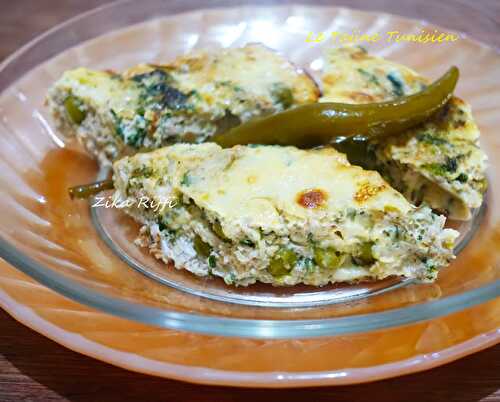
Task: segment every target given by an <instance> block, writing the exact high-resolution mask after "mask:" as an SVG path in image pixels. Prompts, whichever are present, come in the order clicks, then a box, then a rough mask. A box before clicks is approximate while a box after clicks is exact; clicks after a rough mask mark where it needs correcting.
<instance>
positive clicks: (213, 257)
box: [208, 255, 217, 268]
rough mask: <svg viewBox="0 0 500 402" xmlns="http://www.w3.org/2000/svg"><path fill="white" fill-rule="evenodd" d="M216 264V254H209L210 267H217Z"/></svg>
mask: <svg viewBox="0 0 500 402" xmlns="http://www.w3.org/2000/svg"><path fill="white" fill-rule="evenodd" d="M216 265H217V264H216V260H215V256H214V255H209V256H208V266H209V267H210V268H215V266H216Z"/></svg>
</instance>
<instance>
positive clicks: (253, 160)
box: [113, 143, 458, 286]
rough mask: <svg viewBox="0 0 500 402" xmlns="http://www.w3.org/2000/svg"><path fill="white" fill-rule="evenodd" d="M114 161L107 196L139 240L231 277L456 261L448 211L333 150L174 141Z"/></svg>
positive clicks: (300, 278) (421, 268) (314, 279)
mask: <svg viewBox="0 0 500 402" xmlns="http://www.w3.org/2000/svg"><path fill="white" fill-rule="evenodd" d="M113 170H114V176H113V177H114V182H115V189H116V192H115V195H114V197H116V198H117V199H119V200H121V201H124V205H127V207H126V212H127V213H128V214H130V215H131V216H132V217H134V218H135V219H136V220H137V221H138V222H140V223H141V224H142V228H141V230H140V236H139V238H138V240H137V242H138V244H140V245H142V246H145V247H149V248H150V250H151V252H152V253H153V254H154V255H155V256H156V257H157V258H159V259H162V260H164V261H165V262H168V263H173V265H175V267H176V268H178V269H187V270H188V271H190V272H192V273H194V274H196V275H200V276H208V275H214V276H218V277H221V278H223V279H224V281H225V282H226V283H227V284H232V285H242V286H246V285H249V284H252V283H255V282H257V281H259V282H264V283H271V284H273V285H276V286H284V285H295V284H298V283H304V284H309V285H315V286H322V285H326V284H328V283H334V282H356V281H360V280H367V279H382V278H385V277H388V276H393V275H397V276H404V277H408V278H418V279H420V280H423V281H432V280H434V279H435V278H436V275H437V272H438V270H439V269H440V268H442V267H444V266H446V265H447V264H448V263H449V262H450V261H451V259H452V258H453V254H452V249H453V243H454V240H455V238H456V236H457V235H458V233H457V232H456V231H454V230H452V229H445V228H444V223H445V218H444V217H443V216H440V215H436V214H434V213H433V212H432V211H431V210H430V209H429V208H428V207H419V208H416V207H413V206H412V205H410V204H409V203H408V201H406V199H405V198H404V197H403V196H402V195H401V194H399V193H398V192H397V191H395V190H394V189H392V188H391V187H390V186H389V185H388V184H387V183H386V182H385V181H384V180H383V179H382V177H381V176H380V175H379V174H378V173H376V172H373V171H365V170H363V169H362V168H360V167H356V166H351V165H350V164H349V162H348V161H347V159H346V157H345V155H344V154H341V153H339V152H338V151H336V150H335V149H333V148H330V147H328V148H323V149H315V150H308V151H305V150H299V149H297V148H294V147H279V146H236V147H234V148H231V149H222V148H221V147H219V146H218V145H216V144H213V143H205V144H198V145H193V144H177V145H172V146H168V147H164V148H161V149H159V150H156V151H153V152H149V153H139V154H136V155H134V156H131V157H125V158H123V159H121V160H119V161H117V162H115V163H114V165H113ZM166 200H169V202H168V203H166V202H165V201H166ZM141 201H142V202H141ZM172 201H173V202H172ZM161 203H163V208H157V207H154V208H153V207H152V206H153V205H156V206H157V205H161Z"/></svg>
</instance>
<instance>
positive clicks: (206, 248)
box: [193, 235, 212, 257]
mask: <svg viewBox="0 0 500 402" xmlns="http://www.w3.org/2000/svg"><path fill="white" fill-rule="evenodd" d="M193 243H194V249H195V250H196V252H197V253H198V254H199V255H201V256H202V257H208V256H209V255H210V252H211V251H212V247H210V245H209V244H207V243H205V242H204V241H203V240H201V237H200V236H198V235H196V236H195V237H194V241H193Z"/></svg>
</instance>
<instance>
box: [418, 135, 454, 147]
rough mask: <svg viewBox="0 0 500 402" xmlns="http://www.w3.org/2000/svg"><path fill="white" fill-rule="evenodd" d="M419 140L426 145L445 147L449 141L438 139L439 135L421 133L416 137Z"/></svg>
mask: <svg viewBox="0 0 500 402" xmlns="http://www.w3.org/2000/svg"><path fill="white" fill-rule="evenodd" d="M416 138H417V140H418V141H420V142H423V143H425V144H430V145H444V144H448V141H447V140H445V139H444V138H441V137H438V136H437V135H432V134H430V133H420V134H418V135H417V136H416Z"/></svg>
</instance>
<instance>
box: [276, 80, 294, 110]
mask: <svg viewBox="0 0 500 402" xmlns="http://www.w3.org/2000/svg"><path fill="white" fill-rule="evenodd" d="M271 98H272V100H273V101H274V102H275V103H278V104H280V105H281V106H282V107H283V109H288V108H289V107H290V106H292V105H293V93H292V90H291V89H290V88H289V87H287V86H286V85H283V84H282V83H281V82H275V83H274V84H272V85H271Z"/></svg>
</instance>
